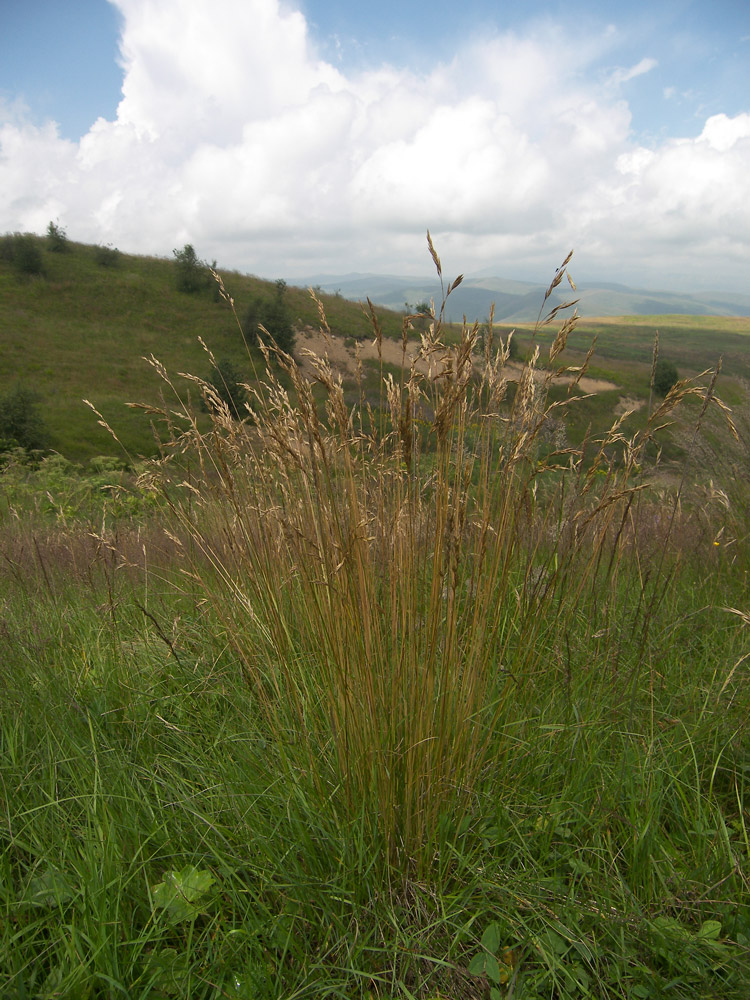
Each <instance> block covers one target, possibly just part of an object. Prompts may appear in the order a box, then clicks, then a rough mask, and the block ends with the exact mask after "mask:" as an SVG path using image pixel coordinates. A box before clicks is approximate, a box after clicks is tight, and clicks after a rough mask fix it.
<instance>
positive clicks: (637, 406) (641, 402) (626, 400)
mask: <svg viewBox="0 0 750 1000" xmlns="http://www.w3.org/2000/svg"><path fill="white" fill-rule="evenodd" d="M645 405H646V400H645V399H636V397H635V396H620V399H619V401H618V403H617V406H616V407H615V416H616V417H621V416H622V415H623V413H627V412H628V410H630V412H631V413H635V412H636V410H642V409H643V407H644V406H645Z"/></svg>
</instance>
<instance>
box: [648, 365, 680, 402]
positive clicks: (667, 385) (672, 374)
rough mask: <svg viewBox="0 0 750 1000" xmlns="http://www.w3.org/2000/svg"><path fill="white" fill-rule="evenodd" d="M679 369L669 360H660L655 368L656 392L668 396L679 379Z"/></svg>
mask: <svg viewBox="0 0 750 1000" xmlns="http://www.w3.org/2000/svg"><path fill="white" fill-rule="evenodd" d="M679 377H680V376H679V374H678V372H677V368H676V367H675V365H674V363H673V362H672V361H669V360H668V359H667V358H659V359H658V361H657V362H656V365H655V366H654V392H657V393H658V394H659V395H660V396H666V394H667V393H668V392H669V390H670V389H671V388H672V386H673V385H674V384H675V382H677V381H678V379H679Z"/></svg>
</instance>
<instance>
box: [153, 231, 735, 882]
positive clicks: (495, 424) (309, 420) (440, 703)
mask: <svg viewBox="0 0 750 1000" xmlns="http://www.w3.org/2000/svg"><path fill="white" fill-rule="evenodd" d="M428 240H429V235H428ZM429 250H430V253H431V256H432V258H433V260H434V262H435V265H436V268H437V271H438V274H439V275H440V278H441V282H442V267H441V262H440V259H439V257H438V255H437V253H436V252H435V250H434V247H433V245H432V242H431V240H430V241H429ZM569 260H570V255H569V256H568V258H566V260H565V261H564V262H563V264H562V265H561V267H560V268H559V269H558V271H557V272H556V274H555V277H554V279H553V281H552V283H551V284H550V287H549V289H548V291H547V294H546V296H545V304H546V302H547V299H548V298H549V296H550V295H551V293H552V291H553V290H554V289H555V288H556V287H557V286H558V285H559V284H560V283H561V282H562V281H563V280H564V279H565V278H568V280H569V281H570V284H571V287H572V288H573V289H574V288H575V286H574V284H573V282H572V280H570V278H569V275H568V272H567V267H568V263H569ZM460 281H461V278H460V277H459V278H458V279H456V280H455V281H454V282H452V283H451V284H449V285H448V287H447V290H446V291H445V294H444V296H443V301H442V303H441V304H440V306H439V308H438V309H435V308H434V307H433V310H432V316H431V320H430V323H429V329H427V330H426V331H421V332H420V333H419V336H420V338H421V342H420V346H419V350H418V354H417V356H416V358H414V359H412V360H411V361H410V360H409V355H408V353H407V347H408V345H409V343H410V340H411V341H413V340H414V339H415V336H416V332H415V331H413V330H412V329H411V326H410V320H409V318H408V317H407V318H406V319H405V320H404V327H403V339H402V347H403V360H404V364H403V371H402V375H401V378H400V379H399V380H396V379H394V378H393V377H392V376H391V375H388V374H384V377H383V379H382V391H381V405H380V406H379V407H378V406H371V405H370V403H369V402H368V401H367V399H366V398H365V393H364V391H363V390H362V389H361V385H360V389H361V392H360V399H359V402H358V403H356V404H354V405H348V404H347V402H346V401H345V392H344V384H343V382H342V379H341V377H340V376H339V375H338V374H337V373H336V372H335V371H334V370H333V369H332V367H331V365H330V363H329V362H328V360H327V358H326V357H314V358H312V359H311V360H312V363H313V366H314V371H315V378H314V379H313V380H312V381H311V380H308V379H306V378H305V377H303V375H302V373H301V370H300V368H299V366H298V365H297V363H296V362H295V360H294V358H292V357H290V356H289V355H286V354H284V353H283V352H281V351H279V350H278V349H277V348H276V347H275V346H274V344H273V343H272V342H270V340H268V341H267V343H266V346H265V347H264V351H265V358H266V362H267V365H266V372H265V375H264V377H263V379H262V382H261V383H260V387H259V386H258V385H254V386H248V387H247V388H248V390H249V391H250V392H251V393H252V404H251V405H249V406H248V414H247V419H246V420H245V421H242V422H239V421H236V420H234V419H232V415H231V414H230V412H229V411H228V409H227V407H226V405H225V404H223V402H222V401H221V400H220V399H219V398H218V397H217V394H216V391H215V389H214V388H213V387H212V386H211V385H210V384H208V383H207V382H205V381H203V380H200V379H198V378H195V377H194V376H190V375H186V376H185V377H186V378H188V379H189V380H190V384H191V385H193V386H195V387H197V389H198V390H199V392H200V394H201V395H202V397H203V398H204V400H205V401H206V402H208V403H209V406H208V409H209V411H210V413H211V414H212V418H211V419H212V426H211V429H210V430H209V431H208V432H202V431H201V430H200V429H199V426H198V419H197V417H196V416H195V415H194V413H193V410H192V408H191V406H190V403H189V400H187V401H186V400H185V399H184V398H183V397H184V395H185V394H184V393H183V392H182V391H181V390H179V389H178V388H177V384H176V383H175V381H173V379H172V377H171V376H170V375H169V373H167V372H166V370H165V369H164V368H163V366H162V365H161V364H160V363H159V362H158V361H156V360H155V359H152V362H153V364H154V367H155V369H156V371H157V372H158V374H159V375H160V377H161V378H162V379H163V380H164V382H165V384H166V386H167V389H168V391H170V392H173V393H174V398H175V401H176V405H169V406H167V405H165V406H164V407H163V408H161V409H153V408H151V410H150V412H151V413H152V416H153V417H154V418H156V420H157V421H162V422H163V426H164V427H165V428H166V434H165V436H164V441H163V459H162V460H161V462H159V463H156V464H155V465H154V467H153V468H152V469H151V470H150V473H149V476H150V478H151V482H152V484H153V485H154V488H157V489H160V490H161V491H163V493H164V495H165V497H166V498H167V501H168V504H169V506H170V509H171V513H172V516H173V527H172V532H173V537H174V539H176V540H179V543H180V545H181V546H182V551H183V557H184V560H185V571H186V572H187V573H188V574H189V575H190V576H191V577H192V578H193V580H194V581H197V582H198V583H199V584H200V585H201V587H202V588H203V592H204V593H205V597H206V600H207V602H208V604H209V605H210V607H211V608H212V609H213V612H214V613H215V614H216V615H217V616H218V620H219V621H220V622H221V623H222V626H221V627H222V629H223V633H224V636H225V638H226V641H227V642H228V643H229V644H230V645H231V647H232V648H233V650H234V651H235V654H236V656H237V661H238V667H239V668H241V669H242V670H243V671H244V672H245V674H246V676H247V679H248V682H249V683H250V684H251V685H252V686H253V688H254V690H255V692H256V696H257V704H258V707H259V710H260V711H261V712H262V713H263V714H264V716H265V718H266V720H267V723H268V728H269V732H270V733H272V734H273V745H274V752H275V753H278V754H279V756H280V758H281V759H282V761H283V762H284V763H285V766H286V767H287V769H288V773H289V774H290V775H291V776H292V777H293V778H294V787H296V788H297V789H298V790H299V794H300V795H301V796H303V797H305V800H306V801H307V803H308V805H309V806H310V807H311V808H314V809H316V810H318V811H319V812H320V814H321V815H323V814H325V815H328V816H330V817H331V818H332V822H333V823H334V824H336V825H337V827H338V828H346V826H347V824H350V825H351V828H352V830H354V829H355V828H356V829H357V830H358V831H359V833H358V834H357V835H358V836H360V837H362V838H364V840H365V841H366V843H367V844H368V845H369V847H370V850H371V852H372V853H373V855H376V856H378V857H380V858H381V859H382V860H383V861H384V862H385V863H386V864H392V865H394V866H398V868H399V870H400V871H402V872H408V873H411V874H414V875H416V876H418V877H421V878H427V877H428V876H429V874H430V871H431V870H432V868H433V865H434V864H435V862H436V860H437V859H441V862H442V863H447V862H446V858H447V856H448V853H449V852H447V851H445V850H444V847H445V845H446V843H447V842H448V841H449V840H450V838H451V837H454V836H456V835H457V834H458V833H460V832H461V831H465V830H466V829H467V828H468V827H469V826H470V825H471V821H472V817H473V816H474V815H475V813H476V809H477V794H478V790H479V788H480V785H481V777H482V774H483V772H484V771H485V769H487V768H490V767H502V761H503V759H504V757H505V755H507V754H512V753H513V752H515V750H514V747H513V745H512V743H511V742H510V740H509V739H508V738H506V737H504V726H505V724H506V722H507V721H508V720H509V719H510V718H512V716H513V714H514V712H520V711H522V710H525V707H526V706H527V705H528V704H530V703H531V702H532V701H533V690H534V686H535V684H536V682H537V680H538V678H539V677H540V675H541V674H543V673H545V674H546V673H548V672H550V671H553V672H555V673H556V674H558V675H559V677H560V684H561V691H562V690H563V688H564V684H565V680H566V677H567V678H569V676H570V672H571V670H574V669H587V670H589V671H590V672H591V674H592V682H594V681H596V682H597V683H599V682H602V678H603V677H605V676H606V677H607V678H612V677H617V676H619V673H620V671H621V670H622V673H623V675H624V674H625V673H626V671H624V669H622V668H623V667H624V663H625V660H626V659H627V664H628V670H629V671H632V670H634V669H636V668H637V666H638V659H637V656H638V654H637V649H638V648H640V649H642V648H643V636H644V634H645V630H646V629H647V625H648V619H649V607H650V604H651V602H652V601H653V599H654V595H655V594H656V593H657V591H658V588H659V587H661V586H663V583H664V580H665V579H666V578H667V577H668V567H667V566H666V565H662V566H661V567H660V569H661V572H660V573H657V574H654V573H653V570H652V568H647V567H645V566H644V565H640V564H639V562H638V549H639V543H638V534H639V531H640V530H641V526H642V525H643V524H644V523H645V522H647V521H648V520H649V519H648V518H644V512H643V507H642V503H643V501H641V500H640V499H639V498H640V496H641V494H642V493H643V491H644V490H645V489H646V487H645V484H644V480H643V477H642V475H641V469H642V468H643V466H644V465H645V463H646V448H647V447H648V446H650V445H651V443H652V441H653V439H654V437H655V436H656V435H657V434H658V431H659V429H660V428H661V427H663V426H664V424H665V423H666V422H667V421H668V420H669V418H670V414H671V413H672V412H673V410H674V408H675V407H677V406H678V405H679V404H680V403H681V402H682V401H683V400H684V399H685V398H687V397H689V396H693V395H700V396H702V398H703V400H704V403H703V410H702V412H703V411H705V409H706V407H707V406H708V405H709V404H716V403H717V402H718V401H717V399H716V396H715V391H714V383H715V379H713V380H712V381H711V382H710V384H709V386H708V387H707V388H705V387H703V386H701V385H700V384H698V383H696V382H681V383H679V385H678V386H676V387H675V388H674V389H673V390H672V391H671V392H670V393H669V394H668V395H667V397H666V398H665V399H664V400H663V401H662V402H660V403H659V405H658V406H656V407H655V408H654V409H653V412H652V413H651V415H650V418H649V421H648V426H647V428H646V430H645V432H642V433H640V434H637V435H635V436H631V437H628V436H627V434H626V431H625V421H626V416H627V415H625V416H623V417H620V418H619V419H617V420H616V421H615V422H614V423H613V425H612V427H611V428H610V430H609V432H608V433H607V434H606V435H604V436H603V437H602V438H601V439H599V440H587V441H585V442H584V445H583V446H582V447H581V448H579V449H564V450H562V451H560V452H551V453H545V446H544V445H543V437H544V436H543V429H544V427H545V426H549V423H550V421H552V420H558V419H560V418H561V417H564V413H565V410H566V408H567V407H568V406H575V405H576V400H577V399H579V398H580V392H579V389H578V382H579V381H580V379H581V377H582V376H583V375H584V374H585V372H586V369H587V365H588V359H587V361H586V363H585V364H584V365H583V366H581V367H579V368H570V367H566V366H564V365H563V366H562V367H558V358H559V356H560V355H561V354H562V352H563V351H564V349H565V345H566V342H567V339H568V337H569V336H570V335H571V333H572V332H573V331H574V328H575V324H576V316H575V314H573V315H569V316H568V318H566V319H564V320H563V321H562V323H561V325H560V327H559V329H558V331H557V333H556V336H555V337H554V339H553V341H552V344H551V346H550V347H549V349H548V350H547V351H545V352H544V353H545V355H546V356H543V354H542V349H541V347H540V346H539V344H538V343H537V339H538V338H537V336H536V334H535V338H534V342H533V344H532V349H531V351H530V353H529V356H528V358H527V360H526V363H525V366H524V369H523V374H522V376H521V378H520V381H519V382H518V383H517V385H513V384H512V383H511V382H510V381H509V379H508V377H507V367H506V363H507V361H508V358H509V342H506V343H503V342H501V341H497V338H496V337H495V336H494V332H493V327H492V320H490V324H489V334H488V335H487V336H486V337H485V338H484V352H483V355H482V356H479V354H478V333H479V331H478V328H477V326H476V325H474V326H470V325H467V324H464V326H463V329H462V331H461V336H460V340H459V342H458V344H457V345H455V346H449V344H448V343H447V342H446V336H445V334H446V327H445V322H444V316H445V302H446V300H447V298H448V296H449V295H450V294H451V292H452V290H453V289H454V288H455V287H457V285H458V284H459V283H460ZM221 291H222V294H224V295H225V297H226V298H227V299H229V297H228V296H227V295H226V292H225V291H224V288H223V285H222V286H221ZM229 301H230V304H231V300H229ZM574 305H575V303H574V302H571V303H567V304H566V305H565V306H558V307H555V308H554V309H552V310H551V311H550V312H549V313H548V314H547V315H546V316H543V315H542V313H540V318H539V321H538V324H537V333H539V332H540V331H541V330H542V329H543V328H544V327H545V326H547V325H549V324H552V323H555V322H556V321H557V320H558V318H559V314H560V313H561V312H562V311H563V310H565V309H569V308H572V307H573V306H574ZM318 307H319V310H320V315H321V324H322V329H323V330H324V332H325V331H327V323H326V321H325V314H324V310H323V306H322V304H321V303H320V302H318ZM370 312H371V316H372V324H373V336H374V338H375V341H376V343H377V344H378V347H380V346H381V345H382V332H381V330H380V328H379V326H378V323H377V319H376V317H375V313H374V310H372V309H371V310H370ZM212 360H213V359H212ZM559 376H565V377H567V378H568V379H569V380H570V376H573V379H572V384H571V385H570V387H569V391H568V395H567V398H566V399H565V400H564V401H563V402H553V403H549V402H548V398H547V397H548V390H549V388H550V386H551V384H552V383H553V381H554V380H555V379H556V378H558V377H559ZM321 391H322V393H323V397H324V399H323V403H322V404H320V403H319V401H318V398H319V395H320V393H321ZM701 416H702V414H701ZM699 423H700V419H699ZM639 505H641V507H640V510H638V508H639ZM676 516H677V515H676V514H672V515H671V517H670V518H669V521H668V524H667V526H666V531H667V533H668V532H669V531H671V530H673V528H674V524H675V517H676ZM626 547H627V548H628V549H629V550H630V551H632V552H633V553H634V554H635V555H634V559H630V558H628V560H626V561H624V556H623V553H624V551H625V549H626ZM631 640H635V642H631ZM629 642H630V646H628V643H629ZM626 646H628V649H631V647H632V648H634V649H636V652H635V653H632V651H631V652H630V653H628V654H627V655H626V653H625V652H623V650H624V649H625V647H626ZM592 650H593V651H594V656H595V660H594V662H591V653H592ZM628 657H629V658H628ZM634 657H635V659H634Z"/></svg>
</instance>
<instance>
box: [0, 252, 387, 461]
mask: <svg viewBox="0 0 750 1000" xmlns="http://www.w3.org/2000/svg"><path fill="white" fill-rule="evenodd" d="M44 264H45V269H46V275H45V277H43V278H30V279H21V278H19V277H18V276H17V275H16V274H15V272H14V271H13V270H12V268H11V266H10V265H9V264H8V263H7V262H4V261H0V329H2V331H3V334H2V338H1V339H0V393H2V392H5V391H7V390H8V389H9V388H10V387H11V386H12V385H13V384H15V383H16V382H22V383H23V384H24V385H26V386H27V387H29V388H32V389H34V390H35V391H37V392H38V393H39V394H40V396H41V397H42V406H41V410H42V415H43V417H44V419H45V421H46V422H47V424H48V425H49V427H50V428H51V429H52V430H53V439H52V447H53V448H54V449H55V450H57V451H59V452H61V453H62V454H64V455H66V456H67V457H68V458H71V459H74V460H78V461H80V460H86V459H88V458H91V457H92V456H94V455H98V454H107V453H110V454H111V453H112V452H113V444H112V441H111V438H110V437H109V435H108V433H107V432H106V431H105V430H104V429H103V428H101V427H98V426H97V423H96V418H95V417H94V415H93V414H92V412H91V411H90V410H89V409H88V407H86V406H85V405H84V403H83V402H82V400H83V399H84V398H86V399H90V400H91V402H92V403H93V404H94V405H95V406H96V407H97V408H98V409H99V410H100V411H101V413H102V414H103V415H104V417H105V418H106V419H107V420H108V421H109V422H110V423H111V425H112V426H113V427H115V428H116V429H117V432H118V435H119V436H120V438H121V440H122V442H123V444H124V445H125V447H126V448H127V449H128V451H129V452H131V453H132V454H134V455H138V454H150V453H153V451H154V442H153V437H152V435H151V431H150V428H149V424H148V420H147V418H146V417H144V416H143V414H141V413H139V412H137V411H133V410H129V409H127V408H126V407H125V406H124V404H125V403H126V402H133V401H138V402H156V401H157V399H158V395H157V394H158V392H159V388H160V383H159V380H158V379H157V378H156V377H155V375H154V373H153V371H152V369H151V368H150V366H149V365H148V364H147V363H146V362H145V361H144V360H143V359H144V357H148V356H149V355H151V354H153V355H155V356H156V357H157V358H158V359H159V360H160V361H162V362H163V363H164V364H165V365H166V366H167V368H168V370H169V371H170V373H175V372H177V371H186V372H191V373H194V374H198V375H202V376H204V377H207V376H208V375H209V374H210V370H211V369H210V363H209V361H208V358H207V357H206V354H205V352H204V351H203V349H202V348H201V346H200V344H199V342H198V338H199V337H202V338H203V339H204V341H205V342H206V344H207V345H208V346H209V347H210V348H211V350H212V351H213V352H214V354H215V356H216V357H217V358H229V359H230V360H232V361H233V362H234V363H235V364H236V365H238V366H239V367H240V369H241V370H243V371H245V372H246V373H247V375H248V377H250V374H251V371H250V364H249V362H248V355H247V351H246V349H245V346H244V344H243V341H242V337H241V336H240V332H239V330H238V328H237V324H236V322H235V319H234V317H233V316H232V314H231V311H230V310H229V308H228V306H227V305H226V303H224V302H223V301H221V300H220V301H218V302H216V301H215V300H214V295H213V294H212V290H210V289H209V290H206V291H205V292H201V293H199V294H194V295H186V294H182V293H180V292H178V291H177V290H176V288H175V271H174V263H173V261H170V260H163V259H158V258H153V257H136V256H127V255H122V256H121V257H120V261H119V265H118V266H117V267H114V268H105V267H101V266H100V265H98V264H97V263H96V259H95V248H94V247H90V246H83V245H80V244H71V251H70V252H69V253H65V254H53V253H45V254H44ZM225 280H226V286H227V291H228V292H229V294H230V295H232V296H233V297H234V299H235V304H236V308H237V312H238V314H239V315H240V317H242V316H243V314H244V312H245V310H246V309H247V306H248V304H249V302H250V300H251V299H253V298H255V297H260V298H268V297H270V295H271V294H272V288H273V285H272V284H271V283H269V282H263V281H260V280H259V279H256V278H253V277H249V276H247V275H239V274H236V273H231V274H226V273H225ZM287 298H288V304H289V308H290V311H291V314H292V316H293V317H294V319H295V321H297V322H298V323H300V324H306V323H317V310H316V308H315V305H314V303H313V302H312V301H311V299H310V296H309V294H308V293H307V292H306V291H305V290H304V289H296V288H290V289H289V291H288V294H287ZM326 306H327V309H328V314H329V322H330V324H331V327H332V329H333V330H334V331H336V332H340V333H342V334H344V335H346V336H361V335H364V333H365V332H366V331H367V330H368V329H369V327H368V324H367V321H366V319H365V317H364V316H363V315H362V311H361V309H360V308H359V306H358V305H357V304H355V303H350V302H346V301H345V300H343V299H337V298H336V297H335V296H327V297H326ZM382 316H383V322H384V324H385V327H386V332H387V333H389V334H391V335H395V334H396V332H397V331H398V330H399V329H400V318H398V317H396V316H395V315H394V314H390V315H389V314H386V313H385V312H383V313H382Z"/></svg>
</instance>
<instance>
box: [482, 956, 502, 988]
mask: <svg viewBox="0 0 750 1000" xmlns="http://www.w3.org/2000/svg"><path fill="white" fill-rule="evenodd" d="M485 968H486V971H487V978H488V979H489V980H490V981H491V982H493V983H495V984H497V985H499V984H500V983H501V982H502V977H501V975H500V965H499V963H498V961H497V959H496V958H495V956H494V955H488V956H487V961H486V963H485Z"/></svg>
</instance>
